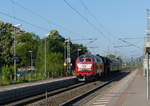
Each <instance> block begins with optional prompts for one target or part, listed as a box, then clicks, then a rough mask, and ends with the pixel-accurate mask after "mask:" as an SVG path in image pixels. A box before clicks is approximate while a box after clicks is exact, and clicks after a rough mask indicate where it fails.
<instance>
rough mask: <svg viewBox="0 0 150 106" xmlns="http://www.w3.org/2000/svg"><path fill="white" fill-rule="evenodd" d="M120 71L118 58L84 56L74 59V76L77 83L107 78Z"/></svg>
mask: <svg viewBox="0 0 150 106" xmlns="http://www.w3.org/2000/svg"><path fill="white" fill-rule="evenodd" d="M119 70H121V60H120V59H119V58H115V59H110V58H107V57H103V56H100V55H92V54H85V55H81V56H80V57H78V58H77V59H76V75H77V79H78V81H87V80H93V79H97V78H99V77H102V76H109V74H110V73H111V72H117V71H119Z"/></svg>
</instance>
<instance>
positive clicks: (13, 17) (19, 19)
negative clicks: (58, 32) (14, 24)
mask: <svg viewBox="0 0 150 106" xmlns="http://www.w3.org/2000/svg"><path fill="white" fill-rule="evenodd" d="M0 14H2V15H4V16H7V17H9V18H12V19H15V20H17V21H20V22H23V23H26V24H28V25H30V26H32V27H36V28H38V29H42V30H44V31H47V30H48V29H46V28H43V27H41V26H37V25H34V24H32V23H30V22H27V21H25V20H23V19H21V18H17V17H15V16H12V15H9V14H8V13H4V12H1V11H0Z"/></svg>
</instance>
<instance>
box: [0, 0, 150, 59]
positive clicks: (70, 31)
mask: <svg viewBox="0 0 150 106" xmlns="http://www.w3.org/2000/svg"><path fill="white" fill-rule="evenodd" d="M13 1H15V3H14V2H13ZM66 1H68V2H69V3H70V4H71V5H72V7H74V8H75V9H77V10H78V11H79V12H80V13H81V14H82V15H83V16H84V17H86V18H87V19H88V20H89V21H90V22H91V23H92V24H94V26H96V27H97V29H98V30H99V31H97V30H95V29H94V28H93V27H91V25H89V24H87V22H86V21H85V20H84V19H82V18H81V17H80V16H79V15H78V14H76V13H75V12H74V11H73V10H72V9H71V8H69V7H68V5H66V4H65V2H64V0H1V3H0V12H4V13H7V14H9V15H11V16H13V17H17V18H21V19H23V20H25V21H27V22H30V23H31V24H33V25H36V26H40V27H42V28H36V27H33V26H31V25H28V24H27V23H24V22H22V21H17V20H15V19H13V18H9V17H7V16H4V15H2V14H1V13H0V20H3V21H5V22H10V23H12V24H18V23H20V24H22V27H21V29H24V30H26V31H29V32H34V33H36V34H38V35H39V36H40V37H44V36H45V35H46V33H48V32H49V31H50V30H51V29H57V30H58V31H59V32H60V34H61V35H62V36H64V37H70V38H71V39H72V41H73V42H75V43H82V44H84V45H86V46H88V47H94V48H90V50H91V51H92V52H93V53H99V54H101V55H106V54H107V53H114V54H117V55H121V56H124V57H125V56H126V57H131V56H135V57H138V56H141V55H142V54H143V45H144V44H143V42H144V40H143V39H134V40H128V41H129V42H131V43H133V44H136V45H137V46H139V47H141V48H136V47H122V48H114V46H117V45H126V44H125V43H123V42H121V41H119V40H118V38H126V37H127V38H133V37H144V36H145V32H144V31H145V29H146V18H145V17H146V9H147V8H150V7H149V4H150V1H149V0H82V1H83V2H84V3H85V5H86V6H87V7H88V9H89V10H90V12H92V14H94V15H95V17H96V18H97V19H98V20H95V19H94V18H93V17H91V16H90V15H89V13H88V11H87V10H86V9H85V8H84V7H83V5H82V4H81V2H80V0H66ZM16 3H19V4H21V5H23V6H24V7H26V8H28V9H30V10H32V11H33V12H34V13H35V14H38V15H40V16H42V17H44V18H45V19H47V20H48V21H49V22H47V21H45V20H44V19H43V18H40V17H38V16H37V15H35V14H33V13H32V12H29V11H26V10H25V9H23V8H21V7H20V6H18V5H17V4H16ZM51 22H52V23H51ZM54 23H55V24H57V25H55V24H54ZM58 25H60V26H63V27H65V28H62V27H60V26H58ZM100 32H102V33H103V34H101V33H100ZM104 36H105V37H104ZM88 38H96V39H97V40H96V41H95V42H93V43H91V44H89V41H88V40H78V41H75V39H88Z"/></svg>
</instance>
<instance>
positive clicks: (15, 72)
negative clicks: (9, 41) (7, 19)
mask: <svg viewBox="0 0 150 106" xmlns="http://www.w3.org/2000/svg"><path fill="white" fill-rule="evenodd" d="M19 26H21V24H16V25H14V55H13V56H14V80H15V81H16V80H17V70H16V60H17V59H16V28H17V27H19Z"/></svg>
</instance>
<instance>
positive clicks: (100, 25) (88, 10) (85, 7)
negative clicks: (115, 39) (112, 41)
mask: <svg viewBox="0 0 150 106" xmlns="http://www.w3.org/2000/svg"><path fill="white" fill-rule="evenodd" d="M79 1H80V3H81V5H82V6H83V7H84V9H85V10H86V11H87V12H88V14H89V15H90V16H91V17H92V18H93V19H94V20H95V21H96V23H97V24H98V25H99V27H101V28H103V29H105V27H104V25H103V24H102V23H100V21H99V20H98V19H97V17H96V16H95V15H94V14H93V13H92V12H91V11H90V9H89V8H88V7H87V6H86V4H85V3H84V1H83V0H79ZM105 32H106V33H107V35H113V34H112V33H110V32H109V31H108V30H106V31H105Z"/></svg>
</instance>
